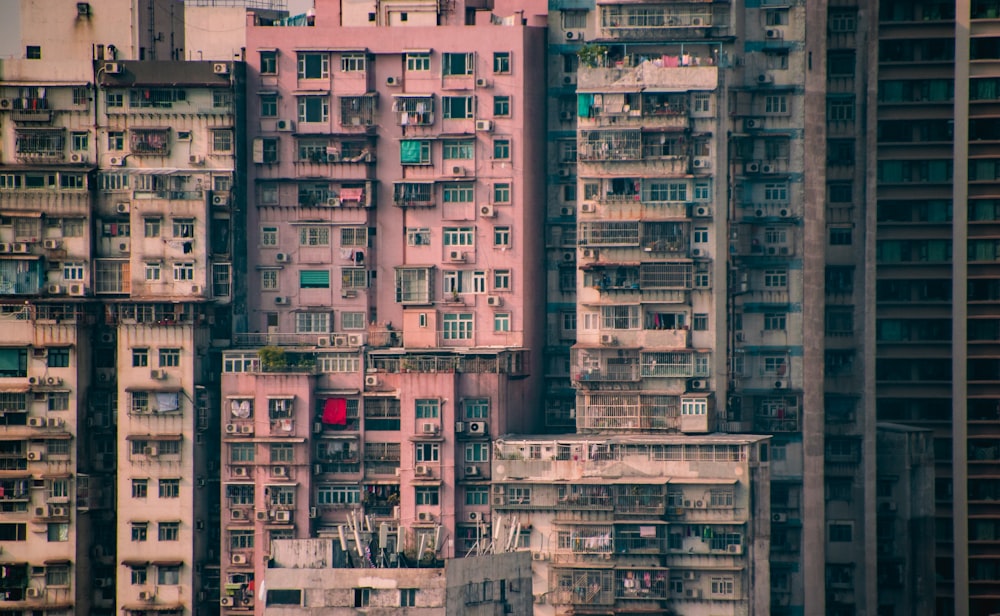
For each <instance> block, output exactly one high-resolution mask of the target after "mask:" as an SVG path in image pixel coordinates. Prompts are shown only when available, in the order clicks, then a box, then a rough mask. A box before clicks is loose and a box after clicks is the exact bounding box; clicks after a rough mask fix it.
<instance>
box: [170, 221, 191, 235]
mask: <svg viewBox="0 0 1000 616" xmlns="http://www.w3.org/2000/svg"><path fill="white" fill-rule="evenodd" d="M171 224H172V227H173V233H174V237H182V238H191V237H194V219H193V218H174V219H173V221H172V223H171Z"/></svg>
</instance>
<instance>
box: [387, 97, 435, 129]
mask: <svg viewBox="0 0 1000 616" xmlns="http://www.w3.org/2000/svg"><path fill="white" fill-rule="evenodd" d="M392 111H393V115H394V116H395V117H396V124H397V125H398V126H431V125H432V124H434V96H433V95H398V96H396V98H395V100H394V101H393V103H392Z"/></svg>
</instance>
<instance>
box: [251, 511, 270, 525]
mask: <svg viewBox="0 0 1000 616" xmlns="http://www.w3.org/2000/svg"><path fill="white" fill-rule="evenodd" d="M254 519H255V520H257V521H258V522H267V520H268V519H269V517H268V514H267V512H266V511H258V512H256V513H255V514H254Z"/></svg>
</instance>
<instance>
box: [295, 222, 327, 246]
mask: <svg viewBox="0 0 1000 616" xmlns="http://www.w3.org/2000/svg"><path fill="white" fill-rule="evenodd" d="M329 245H330V228H329V227H301V228H300V229H299V246H329Z"/></svg>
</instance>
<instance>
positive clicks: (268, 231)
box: [260, 226, 278, 246]
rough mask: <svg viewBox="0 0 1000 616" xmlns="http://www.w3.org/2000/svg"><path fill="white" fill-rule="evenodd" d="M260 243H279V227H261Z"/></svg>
mask: <svg viewBox="0 0 1000 616" xmlns="http://www.w3.org/2000/svg"><path fill="white" fill-rule="evenodd" d="M260 243H261V246H277V245H278V227H270V226H268V227H261V228H260Z"/></svg>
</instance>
